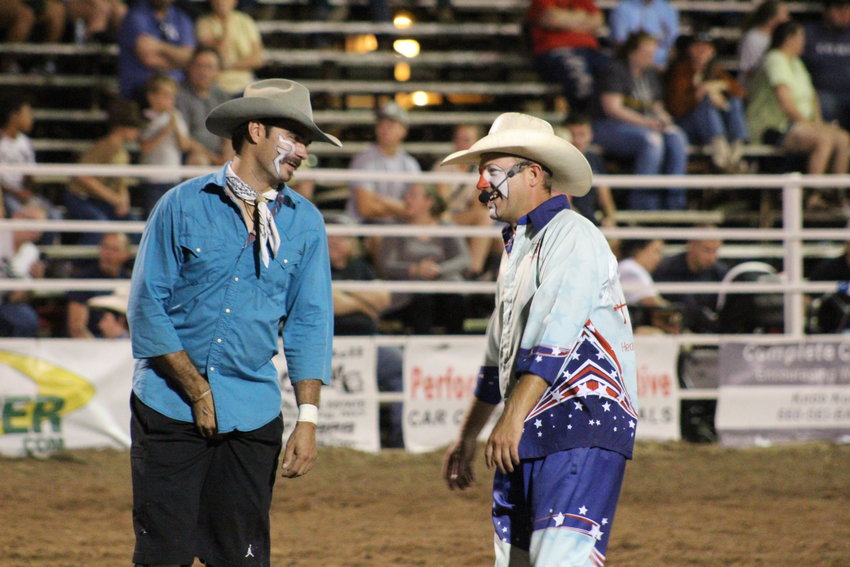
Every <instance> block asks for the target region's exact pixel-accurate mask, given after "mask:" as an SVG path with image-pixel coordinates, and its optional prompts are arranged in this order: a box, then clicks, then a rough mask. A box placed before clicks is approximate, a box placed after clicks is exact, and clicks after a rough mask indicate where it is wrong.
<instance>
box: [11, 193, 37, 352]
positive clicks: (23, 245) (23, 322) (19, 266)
mask: <svg viewBox="0 0 850 567" xmlns="http://www.w3.org/2000/svg"><path fill="white" fill-rule="evenodd" d="M12 218H14V219H25V220H44V219H46V218H47V211H45V210H44V209H43V208H42V207H41V206H39V205H38V204H37V203H35V202H32V203H28V204H26V205H23V206H22V207H21V208H20V209H18V210H17V211H15V213H14V214H13V215H12ZM40 238H41V231H39V230H15V231H12V232H8V231H2V232H0V268H1V269H0V277H4V278H17V279H30V278H42V277H44V273H45V264H44V262H43V261H42V260H41V253H40V252H39V250H38V246H37V245H36V243H37V242H38V241H39V239H40ZM31 296H32V294H31V292H29V291H28V290H25V289H19V290H15V291H9V292H7V293H4V294H0V337H35V336H37V334H38V329H39V326H40V325H39V318H38V313H37V312H36V310H35V308H34V307H33V306H32V305H31V304H30V303H29V301H30V299H31Z"/></svg>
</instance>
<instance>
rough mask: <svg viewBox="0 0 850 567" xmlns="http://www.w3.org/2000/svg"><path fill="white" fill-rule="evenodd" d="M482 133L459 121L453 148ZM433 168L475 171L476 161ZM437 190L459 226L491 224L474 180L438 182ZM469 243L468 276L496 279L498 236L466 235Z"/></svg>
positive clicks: (463, 147)
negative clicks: (489, 273) (490, 275)
mask: <svg viewBox="0 0 850 567" xmlns="http://www.w3.org/2000/svg"><path fill="white" fill-rule="evenodd" d="M480 137H481V128H479V127H478V126H477V125H475V124H459V125H458V126H456V127H455V129H454V135H453V136H452V145H453V146H454V150H453V151H461V150H467V149H469V147H470V146H471V145H472V144H473V143H474V142H475V141H476V140H478V139H479V138H480ZM433 171H438V172H441V173H468V174H472V173H473V172H475V171H476V168H475V164H452V165H440V163H439V162H437V163H435V164H434V167H433ZM437 193H438V194H439V195H440V198H441V199H442V200H443V201H444V202H445V203H446V209H447V213H448V217H449V218H450V219H451V221H452V222H453V223H455V224H457V225H461V226H492V225H493V220H492V219H491V218H490V214H489V213H488V212H487V208H486V207H482V206H481V202H480V201H479V200H478V190H477V189H476V188H475V183H474V182H470V183H455V184H451V183H437ZM466 241H467V245H468V246H469V255H470V266H469V273H468V274H467V277H469V278H471V279H478V278H486V279H495V270H497V269H498V263H499V260H498V259H499V258H500V257H501V250H502V243H501V239H499V238H488V237H486V236H473V237H469V238H467V240H466ZM490 267H492V268H493V274H492V276H493V277H492V278H490V277H489V276H488V272H489V271H490V270H489V268H490Z"/></svg>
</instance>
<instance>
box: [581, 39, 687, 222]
mask: <svg viewBox="0 0 850 567" xmlns="http://www.w3.org/2000/svg"><path fill="white" fill-rule="evenodd" d="M657 48H658V40H656V39H655V38H654V37H653V36H651V35H649V34H648V33H645V32H637V33H634V34H632V35H631V36H629V38H628V39H627V40H626V42H625V43H624V44H623V47H622V49H621V52H620V54H619V56H618V57H617V58H616V59H614V60H612V61H611V62H610V63H609V65H608V68H607V69H606V72H605V73H604V74H603V75H602V76H601V77H600V82H599V92H600V99H599V103H600V104H599V106H600V108H599V111H598V117H597V119H596V121H595V122H594V124H593V130H594V132H595V136H594V137H595V140H596V143H597V144H598V145H599V146H601V147H602V148H603V149H604V150H605V151H606V152H607V153H609V154H613V155H615V156H618V157H623V158H627V159H632V160H634V166H633V167H634V173H635V174H636V175H658V174H661V173H663V174H669V175H684V174H685V173H686V169H687V162H688V156H687V148H688V140H687V137H686V136H685V133H684V132H683V131H682V129H681V128H679V127H678V126H676V125H675V124H674V123H673V118H672V117H671V116H670V113H668V112H667V110H666V108H665V107H664V91H663V88H662V84H661V78H660V77H659V74H658V71H657V69H656V67H655V65H654V59H655V50H656V49H657ZM628 204H629V208H630V209H640V210H659V209H670V210H680V209H684V208H685V207H686V205H687V200H686V196H685V191H684V190H683V189H638V190H633V191H630V192H629V199H628Z"/></svg>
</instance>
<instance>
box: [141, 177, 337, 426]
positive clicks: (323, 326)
mask: <svg viewBox="0 0 850 567" xmlns="http://www.w3.org/2000/svg"><path fill="white" fill-rule="evenodd" d="M226 167H227V166H226V165H225V166H224V167H223V168H222V169H220V170H219V171H218V172H216V173H211V174H209V175H205V176H202V177H197V178H195V179H191V180H189V181H186V182H184V183H182V184H180V185H178V186H177V187H175V188H173V189H171V190H170V191H169V192H168V193H166V194H165V195H164V196H163V197H162V199H160V201H159V202H158V203H157V205H156V207H155V208H154V210H153V212H152V213H151V217H150V219H149V220H148V223H147V225H146V226H145V231H144V234H143V235H142V241H141V244H140V246H139V252H138V255H137V257H136V263H135V267H134V269H133V279H132V286H131V291H130V304H129V311H128V319H129V322H130V331H131V337H132V344H133V356H134V357H135V358H137V359H138V360H137V362H136V370H135V373H134V375H133V391H134V392H135V393H136V395H137V396H138V397H139V399H141V400H142V402H144V403H145V404H146V405H148V406H150V407H151V408H153V409H155V410H156V411H158V412H160V413H162V414H164V415H166V416H168V417H171V418H172V419H177V420H181V421H187V422H191V421H193V418H192V411H191V407H190V405H189V403H188V402H187V401H186V399H185V398H184V397H183V396H181V394H180V393H179V391H178V389H176V388H175V387H173V386H172V385H171V384H170V383H169V382H168V381H167V380H166V378H165V377H164V376H163V375H162V374H160V373H158V372H157V371H156V370H155V369H154V368H153V367H152V365H151V364H150V360H149V359H150V358H152V357H156V356H161V355H164V354H169V353H172V352H177V351H180V350H185V351H186V353H187V354H188V355H189V358H190V359H191V360H192V362H194V363H195V366H196V367H197V368H198V371H199V372H200V373H201V374H202V375H203V376H205V377H206V378H207V379H208V380H209V382H210V387H211V388H212V392H213V397H214V399H215V406H216V418H217V420H218V430H219V432H222V433H226V432H228V431H232V430H235V429H238V430H240V431H251V430H254V429H257V428H258V427H261V426H263V425H265V424H266V423H268V422H269V421H271V420H272V419H274V418H275V417H276V416H277V415H278V414H279V413H280V403H281V396H280V385H279V382H278V372H277V370H276V368H275V366H274V364H272V357H274V356H275V355H276V354H277V351H278V328H279V325H280V323H281V322H283V348H284V354H285V356H286V362H287V367H288V370H289V375H290V380H291V381H292V382H297V381H300V380H306V379H318V380H321V381H322V382H323V383H324V384H328V383H329V382H330V366H331V352H332V341H333V303H332V300H331V283H330V282H331V276H330V262H329V260H328V247H327V236H326V234H325V227H324V223H323V221H322V217H321V214H320V213H319V211H318V210H317V209H316V208H315V207H314V206H313V205H312V204H311V203H310V202H309V201H307V200H306V199H304V198H303V197H301V196H300V195H298V194H297V193H295V192H294V191H292V189H290V188H289V187H286V186H281V188H280V190H279V193H278V198H277V199H276V201H275V202H274V203H273V204H271V206H270V207H269V208H270V209H271V210H272V214H273V215H274V222H275V224H276V225H277V228H278V232H279V233H280V237H281V243H280V248H279V250H278V252H277V254H276V256H275V257H274V258H272V260H271V262H270V263H269V266H268V267H266V266H264V265H263V263H262V262H261V261H260V260H259V255H258V253H257V251H256V246H257V245H256V243H255V239H254V238H253V236H251V235H249V233H248V229H247V227H246V226H245V222H244V220H243V219H242V214H241V211H240V210H239V208H238V207H237V205H236V204H235V203H234V202H233V201H231V200H230V198H229V197H228V196H227V195H226V194H225V193H224V189H223V187H224V185H225V177H224V172H225V168H226Z"/></svg>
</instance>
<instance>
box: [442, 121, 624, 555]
mask: <svg viewBox="0 0 850 567" xmlns="http://www.w3.org/2000/svg"><path fill="white" fill-rule="evenodd" d="M457 163H477V164H478V168H479V171H480V174H481V175H480V178H479V181H478V185H477V188H478V190H479V192H480V193H479V200H480V201H481V202H482V203H483V204H484V205H485V206H486V207H487V208H488V209H489V212H490V216H491V217H492V218H493V219H496V220H500V221H504V222H506V223H508V225H509V226H508V227H506V228H505V230H504V241H505V254H504V255H503V257H502V263H501V266H500V269H499V278H498V284H497V291H496V305H495V309H494V312H493V315H492V317H491V318H490V322H489V325H488V328H487V339H488V340H487V345H488V346H487V352H486V355H485V357H484V364H483V366H482V368H481V372H480V374H479V378H478V384H477V386H476V389H475V396H474V399H473V402H472V404H471V406H470V408H469V410H468V411H467V414H466V416H465V418H464V422H463V425H462V426H461V430H460V435H459V438H458V439H457V441H455V442H454V443H453V444H452V445H451V446H450V447H449V449H448V451H447V453H446V457H445V462H444V466H443V474H444V476H445V479H446V482H447V483H448V485H449V488H450V489H456V488H457V489H461V490H462V489H464V488H467V487H468V486H470V484H471V483H472V481H473V469H472V461H473V458H474V455H475V449H476V439H477V437H478V435H479V433H480V432H481V430H482V429H483V428H484V426H485V424H486V423H487V421H488V419H489V418H490V416H491V414H492V413H493V410H494V409H495V408H496V406H497V404H499V402H501V401H503V400H504V402H505V405H504V410H503V412H502V414H501V416H500V417H499V418H498V420H497V421H496V423H495V426H494V427H493V430H492V432H491V434H490V436H489V438H488V440H487V444H486V447H485V451H484V458H485V462H486V464H487V466H488V468H491V469H492V468H495V469H496V470H495V477H494V481H493V511H492V516H493V527H494V529H495V537H494V543H495V553H496V561H495V565H496V566H497V567H504V566H511V567H516V566H529V565H533V566H536V567H557V566H571V567H580V566H581V567H583V566H600V565H603V564H604V562H605V550H606V547H607V545H608V540H609V536H610V533H611V526H612V522H613V520H614V511H615V508H616V505H617V499H618V497H619V494H620V487H621V485H622V481H623V473H624V471H625V466H626V460H627V459H630V458H631V456H632V450H633V447H634V440H635V430H636V426H637V417H638V414H637V407H636V401H637V380H636V376H635V368H636V365H635V355H634V342H633V337H632V329H631V322H630V320H629V316H628V311H627V310H626V305H625V303H626V302H625V300H624V298H623V292H622V290H621V288H620V282H619V278H618V276H617V260H616V258H615V257H614V255H613V254H612V253H611V250H610V247H609V246H608V243H607V241H606V240H605V237H604V236H603V235H602V233H601V232H600V231H599V230H598V229H597V228H596V227H595V226H593V224H592V223H591V222H590V221H588V220H587V219H586V218H584V217H583V216H582V215H580V214H578V213H576V212H574V211H572V210H570V205H569V201H568V199H567V196H566V195H565V194H564V193H566V194H567V195H573V196H581V195H584V194H586V193H587V192H588V191H589V190H590V186H591V171H590V166H589V165H588V163H587V160H585V158H584V156H583V155H582V154H581V152H579V151H578V150H577V149H576V148H575V147H574V146H573V145H572V144H570V143H569V142H567V141H566V140H564V139H563V138H561V137H559V136H557V135H555V133H554V132H553V129H552V126H551V125H550V124H549V123H548V122H546V121H544V120H540V119H538V118H535V117H532V116H528V115H525V114H519V113H513V112H509V113H505V114H502V115H501V116H499V117H498V118H497V119H496V121H495V122H494V123H493V126H492V127H491V128H490V132H489V133H488V134H487V135H486V136H485V137H483V138H482V139H480V140H478V141H477V142H476V143H475V144H473V145H472V146H471V147H470V148H469V149H468V150H464V151H460V152H455V153H453V154H451V155H450V156H448V157H447V158H446V159H444V160H443V164H444V165H445V164H457Z"/></svg>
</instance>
